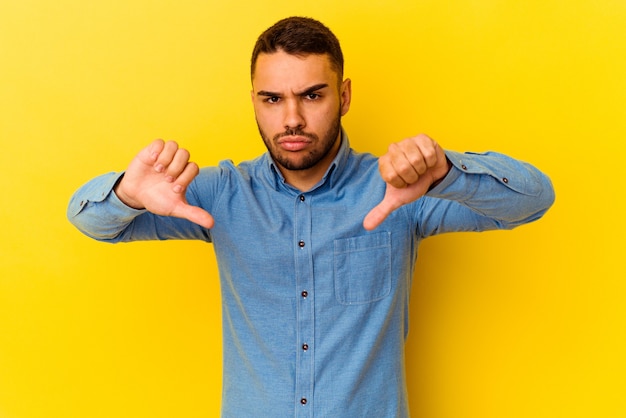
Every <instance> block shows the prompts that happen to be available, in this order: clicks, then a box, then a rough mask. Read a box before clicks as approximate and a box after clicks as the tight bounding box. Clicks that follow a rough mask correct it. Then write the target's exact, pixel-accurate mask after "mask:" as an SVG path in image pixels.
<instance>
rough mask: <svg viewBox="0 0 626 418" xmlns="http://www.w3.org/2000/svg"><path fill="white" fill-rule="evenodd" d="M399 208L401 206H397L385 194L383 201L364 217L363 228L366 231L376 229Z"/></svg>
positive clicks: (387, 194)
mask: <svg viewBox="0 0 626 418" xmlns="http://www.w3.org/2000/svg"><path fill="white" fill-rule="evenodd" d="M400 206H402V205H400V204H398V203H397V202H395V201H394V200H393V199H392V198H390V197H389V193H385V197H384V198H383V200H382V201H381V202H380V203H379V204H378V205H376V206H375V207H374V208H373V209H372V210H370V211H369V213H368V214H367V215H366V216H365V219H363V227H364V228H365V229H366V230H368V231H371V230H373V229H376V228H377V227H378V226H379V225H380V224H381V223H383V221H384V220H385V219H387V216H389V215H390V214H391V212H393V211H394V210H396V209H398V208H399V207H400Z"/></svg>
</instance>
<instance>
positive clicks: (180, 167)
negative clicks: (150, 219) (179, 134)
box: [114, 139, 214, 228]
mask: <svg viewBox="0 0 626 418" xmlns="http://www.w3.org/2000/svg"><path fill="white" fill-rule="evenodd" d="M198 173H199V168H198V166H197V165H196V164H195V163H192V162H190V161H189V152H188V151H187V150H185V149H182V148H179V147H178V144H177V143H176V142H173V141H168V142H163V141H162V140H160V139H158V140H156V141H154V142H152V143H151V144H150V145H148V146H147V147H146V148H144V149H142V150H141V151H140V152H139V154H137V156H136V157H135V158H134V159H133V160H132V161H131V163H130V165H129V166H128V169H127V170H126V172H125V173H124V176H123V177H122V179H121V180H120V182H119V183H118V184H117V186H115V189H114V190H115V193H116V194H117V196H118V197H119V198H120V200H121V201H122V202H124V203H125V204H126V205H128V206H130V207H133V208H135V209H146V210H148V211H150V212H152V213H154V214H156V215H164V216H175V217H177V218H185V219H188V220H190V221H191V222H194V223H197V224H198V225H201V226H203V227H205V228H211V227H213V223H214V221H213V217H212V216H211V215H210V214H209V213H208V212H207V211H205V210H204V209H201V208H199V207H196V206H191V205H189V204H188V203H187V199H186V198H185V190H186V188H187V186H189V183H191V181H192V180H193V179H194V178H195V177H196V176H197V175H198Z"/></svg>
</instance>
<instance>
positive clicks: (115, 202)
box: [67, 173, 145, 242]
mask: <svg viewBox="0 0 626 418" xmlns="http://www.w3.org/2000/svg"><path fill="white" fill-rule="evenodd" d="M122 175H123V174H122V173H109V174H105V175H102V176H99V177H96V178H94V179H93V180H91V181H89V182H88V183H86V184H85V185H83V186H82V187H81V188H80V189H78V190H77V191H76V193H75V194H74V195H73V196H72V198H71V200H70V203H69V206H68V208H67V217H68V219H69V221H70V222H71V223H72V224H73V225H74V226H75V227H76V228H78V229H79V230H80V231H81V232H82V233H84V234H85V235H87V236H89V237H91V238H94V239H97V240H100V241H109V242H117V241H120V240H121V235H122V233H123V231H124V230H126V228H128V226H129V225H130V224H131V223H132V222H133V220H134V219H135V218H136V217H137V216H139V215H141V214H142V213H144V212H145V210H136V209H133V208H130V207H129V206H127V205H125V204H124V203H123V202H121V201H120V200H119V199H118V198H117V196H116V195H115V193H114V192H113V188H114V187H115V185H116V184H117V182H118V180H119V179H120V177H121V176H122Z"/></svg>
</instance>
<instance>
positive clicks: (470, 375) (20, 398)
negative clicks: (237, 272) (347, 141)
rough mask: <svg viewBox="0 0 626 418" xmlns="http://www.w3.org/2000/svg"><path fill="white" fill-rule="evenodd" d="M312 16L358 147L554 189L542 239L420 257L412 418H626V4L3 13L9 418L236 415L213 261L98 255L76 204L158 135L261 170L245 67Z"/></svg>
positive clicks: (6, 0)
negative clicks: (288, 25)
mask: <svg viewBox="0 0 626 418" xmlns="http://www.w3.org/2000/svg"><path fill="white" fill-rule="evenodd" d="M293 14H297V15H310V16H313V17H316V18H318V19H320V20H322V21H324V22H325V23H326V24H327V25H329V26H330V27H331V29H333V30H334V31H335V32H336V34H337V35H338V37H339V38H340V40H341V41H342V45H343V48H344V53H345V55H346V59H347V65H346V75H347V76H349V77H350V78H352V80H353V106H352V109H351V111H350V113H349V114H348V115H347V116H346V118H345V119H344V125H345V127H346V128H347V130H348V133H349V135H350V137H351V141H352V145H353V146H354V147H355V148H356V149H358V150H369V151H372V152H374V153H376V154H381V153H383V152H384V151H385V150H386V146H387V144H388V143H389V142H391V141H395V140H399V139H402V138H404V137H407V136H410V135H414V134H417V133H419V132H426V133H428V134H430V135H431V136H433V137H434V138H436V139H437V140H438V141H439V142H440V143H441V144H442V145H443V146H444V147H447V148H450V149H455V150H459V151H466V150H472V151H485V150H490V149H493V150H498V151H501V152H505V153H508V154H511V155H513V156H516V157H518V158H520V159H523V160H528V161H531V162H533V163H534V164H535V165H537V166H538V167H539V168H541V169H542V170H544V171H545V172H547V173H548V174H549V175H550V176H551V178H552V179H553V182H554V185H555V187H556V191H557V201H556V204H555V206H554V207H553V209H552V210H551V211H550V212H549V213H548V214H547V215H546V217H545V218H543V219H542V220H540V221H539V222H537V223H534V224H531V225H527V226H524V227H521V228H520V229H517V230H515V231H513V232H489V233H484V234H457V235H448V236H442V237H437V238H432V239H430V240H428V241H426V243H425V244H424V245H423V246H422V248H421V250H420V262H419V265H418V270H417V272H416V275H415V280H414V287H413V291H412V311H411V333H410V337H409V342H408V347H407V353H408V356H407V357H408V358H407V362H408V377H409V391H410V400H411V410H412V415H413V416H414V417H422V418H474V417H475V418H513V417H515V418H518V417H533V418H536V417H546V418H555V417H565V418H624V417H626V282H625V278H626V271H625V268H624V258H625V256H626V254H625V244H624V236H625V234H626V226H625V222H624V207H623V202H624V201H623V194H624V191H625V187H624V182H623V179H622V173H623V168H622V167H623V165H624V160H625V157H626V146H625V145H624V144H625V143H626V2H625V1H624V0H578V1H564V0H561V1H551V0H529V1H496V0H446V1H433V0H405V1H397V2H385V1H382V0H375V1H361V0H346V1H341V2H339V1H335V0H332V1H331V0H317V1H314V2H313V1H300V2H294V1H284V0H273V1H271V2H270V1H257V0H247V1H216V0H213V1H200V0H196V1H194V0H177V1H165V0H163V1H152V0H106V1H104V0H103V1H86V0H55V1H52V0H3V1H2V2H1V3H0V141H1V147H0V169H1V170H2V176H1V178H2V180H1V183H2V186H1V188H0V191H1V192H0V193H1V196H2V197H1V199H2V201H1V204H0V219H1V220H2V239H1V242H0V418H35V417H36V418H57V417H58V418H111V417H116V418H124V417H133V418H139V417H150V418H157V417H168V418H171V417H185V418H187V417H215V416H218V411H219V405H220V385H221V382H220V379H221V376H220V373H221V364H220V363H221V358H220V356H221V347H220V307H219V285H218V283H217V278H216V270H215V260H214V257H213V253H212V249H211V247H210V245H207V244H203V243H197V242H167V243H135V244H120V245H117V246H113V245H107V244H101V243H97V242H94V241H91V240H89V239H88V238H86V237H84V236H82V235H80V234H79V232H77V231H76V230H75V229H73V227H72V226H71V225H70V224H69V223H68V222H67V221H66V218H65V208H66V205H67V202H68V199H69V197H70V195H71V194H72V193H73V191H74V190H75V189H76V188H77V187H78V186H80V185H81V184H82V183H84V182H85V181H86V180H88V179H89V178H91V177H94V176H96V175H98V174H101V173H104V172H107V171H112V170H121V169H123V168H124V167H125V166H126V164H127V162H128V161H129V160H130V158H131V157H132V156H133V155H134V154H135V152H136V151H137V150H138V149H139V148H141V147H143V146H144V145H145V144H147V143H148V142H150V141H151V140H153V139H154V138H157V137H161V138H165V139H176V140H178V141H179V142H180V143H182V144H184V146H185V147H187V148H188V149H190V150H191V151H192V155H193V158H194V160H195V161H197V162H199V163H200V164H201V165H209V164H215V163H217V162H218V161H219V160H221V159H225V158H231V159H233V160H235V161H241V160H244V159H249V158H251V157H254V156H256V155H257V154H259V153H260V152H263V151H264V148H263V145H262V143H261V141H260V139H259V137H258V133H257V131H256V125H255V124H254V119H253V112H252V106H251V104H250V102H249V89H250V82H249V72H248V71H249V68H248V65H249V55H250V52H251V48H252V45H253V43H254V41H255V39H256V37H257V36H258V34H259V33H260V32H261V31H262V30H264V29H265V28H266V27H267V26H269V25H270V24H272V23H274V22H275V21H276V20H278V19H279V18H282V17H285V16H288V15H293Z"/></svg>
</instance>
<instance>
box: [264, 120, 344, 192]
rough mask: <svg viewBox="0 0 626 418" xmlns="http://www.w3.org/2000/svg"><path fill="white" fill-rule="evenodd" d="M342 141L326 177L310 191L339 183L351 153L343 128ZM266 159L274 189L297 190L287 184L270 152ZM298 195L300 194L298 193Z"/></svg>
mask: <svg viewBox="0 0 626 418" xmlns="http://www.w3.org/2000/svg"><path fill="white" fill-rule="evenodd" d="M340 140H341V144H340V145H339V150H338V151H337V155H336V156H335V158H334V159H333V161H332V162H331V163H330V165H329V166H328V169H327V170H326V173H324V176H323V177H322V179H321V180H320V182H319V183H318V184H316V185H315V186H313V188H312V189H311V190H310V191H313V190H315V189H318V188H320V187H322V186H323V185H324V184H326V183H327V182H328V185H329V187H330V188H333V187H334V185H335V184H336V183H337V181H338V179H339V176H340V175H341V173H342V172H343V171H344V169H345V166H346V161H347V159H348V155H349V153H350V141H349V140H348V135H347V134H346V132H345V130H344V129H343V128H341V139H340ZM264 158H265V163H266V166H267V168H268V176H269V179H270V181H271V182H272V184H273V185H274V189H275V190H278V189H279V188H280V187H287V188H289V189H293V190H296V189H295V188H293V187H292V186H290V185H288V184H287V183H286V182H285V178H284V177H283V175H282V173H281V172H280V170H279V169H278V167H277V166H276V163H275V162H274V160H273V159H272V157H271V156H270V153H269V152H266V153H265V157H264ZM298 193H300V192H299V191H298Z"/></svg>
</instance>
